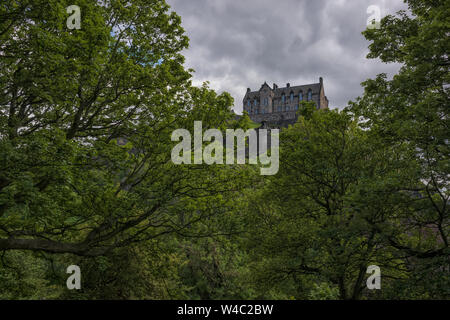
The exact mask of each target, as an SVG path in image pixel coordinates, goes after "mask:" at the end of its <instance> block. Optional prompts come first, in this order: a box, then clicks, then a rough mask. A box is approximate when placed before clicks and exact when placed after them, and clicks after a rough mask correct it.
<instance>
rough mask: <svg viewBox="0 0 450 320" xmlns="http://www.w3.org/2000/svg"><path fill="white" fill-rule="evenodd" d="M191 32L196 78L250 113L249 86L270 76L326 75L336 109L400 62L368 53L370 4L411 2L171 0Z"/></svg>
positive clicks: (389, 8) (189, 57) (306, 78)
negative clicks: (363, 84)
mask: <svg viewBox="0 0 450 320" xmlns="http://www.w3.org/2000/svg"><path fill="white" fill-rule="evenodd" d="M168 3H169V4H170V5H171V6H172V9H173V10H174V11H175V12H177V13H178V14H179V15H180V16H181V18H182V25H183V27H184V28H185V29H186V32H187V35H188V36H189V38H190V47H189V49H188V50H186V51H185V52H184V55H185V56H186V66H187V67H189V68H193V69H194V70H195V71H196V72H195V74H194V84H196V85H199V84H201V83H202V82H204V81H210V84H211V87H212V88H214V89H215V90H217V91H219V92H221V91H227V92H229V93H231V95H232V96H233V97H234V99H235V109H234V110H235V111H236V112H237V113H241V112H242V98H243V96H244V94H245V91H246V88H247V87H250V88H252V90H257V89H259V88H260V86H261V84H262V83H264V81H267V83H269V84H270V85H271V84H272V83H273V82H275V83H277V84H278V85H279V86H284V85H285V84H286V83H287V82H290V83H291V84H292V85H300V84H308V83H315V82H318V81H319V77H320V76H322V77H323V78H324V86H325V94H326V95H327V97H328V99H329V100H330V104H331V105H330V106H331V107H332V108H335V107H338V108H343V107H345V106H346V105H347V102H348V101H349V100H353V99H355V98H356V97H357V96H359V95H361V94H362V92H363V90H362V88H361V86H360V83H361V82H362V81H364V80H366V79H367V78H373V77H375V76H376V75H377V74H379V73H382V72H385V73H387V74H389V75H392V74H393V73H395V72H396V71H397V70H398V68H399V66H398V65H393V64H389V65H386V64H383V63H382V62H380V61H378V60H368V59H366V55H367V53H368V49H367V47H368V45H369V42H367V41H366V40H365V39H364V37H363V36H362V35H361V32H362V31H363V30H364V29H365V27H366V21H367V18H368V17H369V14H367V13H366V10H367V8H368V7H369V6H370V5H378V6H379V7H380V8H381V10H382V14H392V13H395V12H396V11H398V10H400V9H405V8H406V7H405V5H404V4H403V2H402V1H401V0H389V1H386V0H385V1H383V0H314V1H312V0H279V1H273V0H242V1H237V0H168Z"/></svg>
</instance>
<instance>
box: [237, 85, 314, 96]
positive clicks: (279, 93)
mask: <svg viewBox="0 0 450 320" xmlns="http://www.w3.org/2000/svg"><path fill="white" fill-rule="evenodd" d="M320 85H321V84H320V82H318V83H312V84H305V85H301V86H288V85H287V86H286V87H283V88H278V86H276V85H275V84H274V87H273V88H271V87H270V86H269V85H268V84H267V83H264V84H263V85H262V86H261V89H259V90H258V91H249V90H247V93H246V94H245V97H244V100H247V99H253V98H258V97H259V96H260V93H261V91H262V90H263V89H264V88H266V89H268V90H270V91H271V92H273V93H274V98H281V96H282V94H283V93H284V94H285V95H286V96H288V95H290V94H291V92H292V93H294V94H295V95H298V94H299V92H302V93H303V94H305V93H306V92H308V90H311V91H312V93H313V94H319V93H320Z"/></svg>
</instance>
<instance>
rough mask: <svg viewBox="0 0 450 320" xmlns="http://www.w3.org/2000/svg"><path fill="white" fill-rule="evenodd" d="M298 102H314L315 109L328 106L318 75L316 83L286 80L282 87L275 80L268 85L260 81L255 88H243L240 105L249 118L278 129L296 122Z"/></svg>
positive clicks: (321, 80) (321, 81)
mask: <svg viewBox="0 0 450 320" xmlns="http://www.w3.org/2000/svg"><path fill="white" fill-rule="evenodd" d="M302 101H314V102H315V104H316V106H317V109H328V99H327V97H326V96H325V90H324V87H323V79H322V77H320V78H319V82H318V83H313V84H307V85H301V86H291V85H290V84H289V83H287V84H286V87H284V88H278V86H277V85H276V84H275V83H274V84H273V87H272V88H271V87H270V86H269V85H268V84H267V83H266V82H264V84H263V85H262V86H261V88H260V89H259V90H258V91H251V90H250V88H247V92H246V94H245V96H244V100H243V104H244V111H247V113H248V115H249V117H250V119H252V120H253V121H255V122H258V123H262V124H263V126H267V127H272V128H280V127H287V126H288V125H289V124H293V123H295V122H296V121H297V115H296V113H297V110H298V108H299V104H300V102H302Z"/></svg>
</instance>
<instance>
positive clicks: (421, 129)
mask: <svg viewBox="0 0 450 320" xmlns="http://www.w3.org/2000/svg"><path fill="white" fill-rule="evenodd" d="M407 3H408V5H409V9H410V11H411V14H407V13H406V12H403V11H401V12H399V13H398V15H397V16H387V17H386V18H384V19H383V20H382V21H381V28H380V29H368V30H366V31H364V32H363V34H364V35H365V37H366V38H367V39H368V40H370V41H372V43H371V45H370V46H369V49H370V53H369V55H368V57H369V58H380V59H381V60H382V61H383V62H398V63H402V67H401V69H400V71H399V73H398V74H396V75H395V76H394V78H393V79H392V80H387V78H386V75H385V74H381V75H378V76H377V78H376V79H369V80H367V81H366V82H364V83H363V85H364V87H365V93H364V95H363V96H362V97H361V98H359V99H357V101H356V102H355V103H352V104H351V107H350V110H351V111H352V112H353V113H354V114H355V115H356V116H359V117H362V118H363V119H364V127H366V128H370V130H371V131H372V132H374V134H376V135H377V136H378V137H380V138H381V139H382V140H383V142H384V143H386V144H387V145H389V146H392V147H400V148H406V149H408V150H409V154H410V156H409V157H403V158H399V159H398V161H399V162H400V163H402V165H404V166H405V167H409V166H410V165H409V164H408V162H409V163H411V160H412V161H413V163H414V165H415V166H416V169H417V170H416V171H415V172H411V174H413V175H414V178H413V179H411V180H410V182H411V183H406V182H405V181H404V182H405V183H403V184H402V185H399V187H398V189H397V190H395V192H397V193H398V194H402V196H403V200H404V202H403V203H405V206H404V210H402V211H403V212H402V214H401V215H399V217H398V218H399V219H401V220H402V223H401V224H399V225H398V227H399V228H401V229H402V230H403V231H405V232H406V230H408V231H407V232H408V233H409V234H411V235H412V234H415V235H417V236H420V235H422V237H420V239H417V241H410V239H408V237H406V238H403V239H402V238H401V237H398V236H397V235H399V234H403V233H402V232H398V230H396V229H393V230H392V234H391V235H389V241H390V243H391V245H393V246H395V247H397V248H399V249H402V250H404V251H405V252H406V253H407V254H408V255H410V256H414V257H419V258H430V257H445V256H448V254H449V251H448V242H449V240H448V235H449V207H448V204H449V198H450V192H449V190H450V184H449V181H450V180H449V176H450V160H449V159H450V157H449V156H450V146H449V140H448V138H449V134H448V133H449V124H450V122H449V121H450V119H449V113H448V112H449V108H448V106H449V105H450V103H449V102H450V99H449V87H448V84H449V81H450V73H449V66H450V61H449V60H448V53H449V51H450V44H449V41H448V33H449V31H450V20H449V18H448V17H449V13H450V4H449V3H448V1H423V0H422V1H419V0H410V1H407ZM392 191H394V190H392ZM407 202H409V203H411V202H414V205H411V204H408V205H406V203H407ZM426 235H428V236H426ZM431 238H433V239H431Z"/></svg>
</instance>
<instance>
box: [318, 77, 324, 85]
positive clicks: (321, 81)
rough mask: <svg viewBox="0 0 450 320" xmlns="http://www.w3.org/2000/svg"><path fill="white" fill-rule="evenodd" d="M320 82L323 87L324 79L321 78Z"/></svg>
mask: <svg viewBox="0 0 450 320" xmlns="http://www.w3.org/2000/svg"><path fill="white" fill-rule="evenodd" d="M319 82H320V85H321V86H323V79H322V77H320V78H319Z"/></svg>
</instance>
